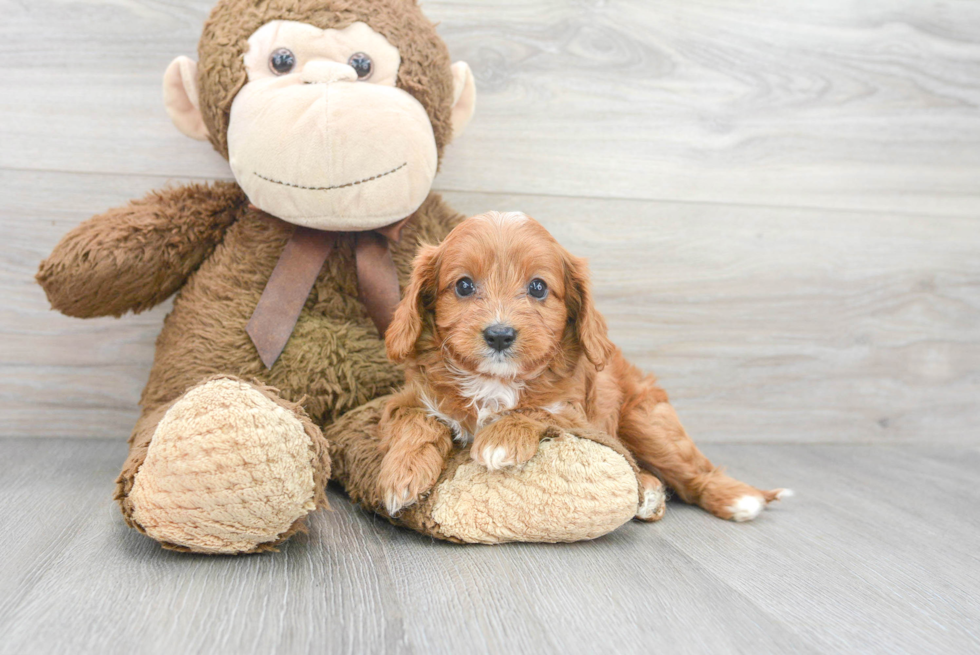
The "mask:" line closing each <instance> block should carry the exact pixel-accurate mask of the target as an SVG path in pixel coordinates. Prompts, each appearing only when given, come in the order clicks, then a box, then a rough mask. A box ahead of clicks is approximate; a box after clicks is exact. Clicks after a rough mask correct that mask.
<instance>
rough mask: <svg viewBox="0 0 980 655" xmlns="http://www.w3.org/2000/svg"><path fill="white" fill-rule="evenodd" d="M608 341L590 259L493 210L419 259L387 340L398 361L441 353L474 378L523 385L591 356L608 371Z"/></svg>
mask: <svg viewBox="0 0 980 655" xmlns="http://www.w3.org/2000/svg"><path fill="white" fill-rule="evenodd" d="M605 333H606V330H605V323H604V322H603V321H602V318H601V316H599V315H598V314H597V313H596V312H595V310H594V308H593V307H592V302H591V297H590V293H589V285H588V273H587V269H586V267H585V263H584V261H582V260H580V259H578V258H575V257H572V256H571V255H570V254H569V253H568V252H567V251H566V250H565V249H564V248H562V247H561V246H560V245H559V244H558V242H557V241H555V239H554V237H552V236H551V234H549V233H548V231H547V230H545V229H544V227H542V226H541V225H540V224H539V223H538V222H537V221H535V220H534V219H532V218H529V217H527V216H525V215H524V214H521V213H516V212H515V213H509V214H500V213H497V212H490V213H487V214H482V215H480V216H476V217H473V218H471V219H469V220H466V221H464V222H463V223H461V224H460V225H458V226H457V227H456V229H454V230H453V231H452V232H451V233H450V234H449V236H447V237H446V240H445V241H444V242H443V243H442V245H440V246H438V247H437V248H433V247H429V248H425V249H423V250H422V251H421V252H420V254H419V257H418V259H417V260H416V266H415V270H414V271H413V277H412V283H411V284H410V285H409V288H408V290H407V291H406V297H405V298H404V299H403V300H402V302H401V304H400V305H399V307H398V310H397V311H396V313H395V318H394V321H393V322H392V324H391V326H390V327H389V329H388V333H387V335H386V341H387V345H388V352H389V356H390V357H392V359H394V360H395V361H401V360H403V359H406V358H408V357H411V356H412V355H413V354H418V353H419V351H421V350H436V349H438V350H439V351H440V352H441V354H442V356H444V357H447V358H449V359H450V360H451V362H452V363H453V364H454V365H455V366H456V367H457V368H460V369H463V370H464V371H466V372H469V373H480V374H483V375H489V376H493V377H497V378H506V379H524V378H528V377H533V376H535V375H537V374H538V373H540V372H541V371H542V370H544V368H545V367H547V366H548V365H549V364H551V363H552V362H553V361H554V360H555V359H556V358H558V357H565V358H567V359H569V360H572V359H577V356H578V354H580V353H583V352H584V354H585V355H586V356H587V357H588V358H589V359H590V360H591V361H593V363H595V364H596V365H597V366H601V364H602V362H604V361H605V358H606V356H607V355H608V352H609V350H610V349H611V345H610V344H609V343H608V340H607V339H606V336H605Z"/></svg>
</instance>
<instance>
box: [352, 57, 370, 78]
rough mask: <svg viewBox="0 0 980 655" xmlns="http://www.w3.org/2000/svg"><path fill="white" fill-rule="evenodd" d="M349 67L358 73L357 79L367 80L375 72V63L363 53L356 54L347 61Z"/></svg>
mask: <svg viewBox="0 0 980 655" xmlns="http://www.w3.org/2000/svg"><path fill="white" fill-rule="evenodd" d="M347 65H348V66H350V67H351V68H353V69H354V71H355V72H356V73H357V79H359V80H366V79H367V78H369V77H371V73H373V72H374V62H372V61H371V58H370V57H368V56H367V55H366V54H364V53H363V52H355V53H354V54H352V55H351V56H350V59H348V60H347Z"/></svg>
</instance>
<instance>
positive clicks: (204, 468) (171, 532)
mask: <svg viewBox="0 0 980 655" xmlns="http://www.w3.org/2000/svg"><path fill="white" fill-rule="evenodd" d="M329 461H330V460H329V457H328V455H327V445H326V442H325V441H324V439H323V436H322V434H321V433H320V430H319V428H317V427H316V426H315V425H314V424H313V423H312V422H311V421H310V420H309V418H307V416H306V414H305V412H303V410H302V408H300V407H299V406H298V405H295V404H292V403H289V402H287V401H285V400H283V399H282V398H280V397H279V396H278V394H277V393H276V391H275V390H274V389H271V388H269V387H261V386H258V385H255V384H250V383H248V382H244V381H242V380H239V379H236V378H233V377H216V378H212V379H209V380H205V381H203V382H201V383H200V384H198V385H197V386H194V387H192V388H191V389H189V390H188V391H186V392H185V393H184V394H183V395H181V396H180V397H179V398H178V399H177V400H175V401H173V402H171V403H168V404H166V405H163V406H161V407H157V408H153V409H148V410H146V411H144V413H143V415H142V416H141V417H140V419H139V421H138V422H137V423H136V428H135V429H134V430H133V435H132V436H131V437H130V452H129V457H128V458H127V460H126V463H125V465H124V466H123V470H122V473H120V475H119V478H118V480H117V481H116V484H117V486H116V500H118V501H119V504H120V506H121V508H122V512H123V516H124V517H125V519H126V522H127V523H128V524H129V525H130V526H131V527H134V528H136V529H137V530H139V531H140V532H142V533H144V534H146V535H148V536H150V537H152V538H153V539H156V540H157V541H159V542H160V543H161V544H162V545H163V546H164V547H165V548H170V549H174V550H186V551H194V552H202V553H250V552H258V551H263V550H270V549H272V548H274V547H275V546H276V545H277V544H279V543H281V542H283V541H285V540H286V539H287V538H289V537H290V536H291V535H292V534H294V533H295V532H296V531H297V530H299V529H301V527H302V524H303V520H304V518H305V517H306V515H307V514H309V513H310V512H311V511H313V510H314V509H316V508H317V506H322V505H326V498H325V496H324V487H325V485H326V482H327V479H328V477H329V474H330V465H329Z"/></svg>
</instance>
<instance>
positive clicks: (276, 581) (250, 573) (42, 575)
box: [0, 439, 411, 654]
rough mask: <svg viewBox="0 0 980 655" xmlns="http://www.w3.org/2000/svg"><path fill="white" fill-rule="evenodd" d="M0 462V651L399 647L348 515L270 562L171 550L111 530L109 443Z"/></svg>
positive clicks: (28, 451) (117, 527)
mask: <svg viewBox="0 0 980 655" xmlns="http://www.w3.org/2000/svg"><path fill="white" fill-rule="evenodd" d="M0 453H2V455H0V462H4V465H3V468H4V469H7V470H5V471H4V473H5V474H4V475H3V477H2V478H0V492H2V493H0V495H2V497H3V498H4V500H3V502H2V503H0V516H2V519H3V521H2V523H3V525H4V526H16V527H17V529H16V530H9V529H8V530H4V534H3V535H2V536H0V539H2V540H3V541H2V542H0V543H3V545H4V552H5V557H4V559H3V561H2V563H0V580H2V581H3V583H2V584H3V587H0V591H3V592H4V593H3V595H2V596H0V631H2V633H3V635H4V638H3V639H2V640H0V653H34V652H73V653H89V652H110V651H112V652H116V651H118V652H140V653H173V652H182V653H192V652H194V653H197V652H200V653H204V652H208V653H242V654H250V653H256V654H258V653H270V652H279V653H300V652H304V653H305V652H314V651H315V652H327V653H357V652H390V653H407V652H411V651H410V649H409V648H408V646H407V644H406V642H405V636H404V630H403V627H402V625H401V621H400V620H399V616H400V614H401V610H400V608H399V607H398V606H397V605H396V604H394V602H393V597H392V595H391V593H390V588H391V584H390V579H389V573H388V571H387V569H386V568H385V566H384V562H383V560H382V559H381V558H379V557H377V555H376V553H377V550H378V549H379V548H380V543H379V542H378V537H377V534H376V533H375V531H372V526H371V523H370V522H365V521H363V520H362V519H361V518H360V517H357V516H354V515H353V513H351V512H346V513H341V512H333V513H329V514H326V515H321V516H317V517H316V519H315V520H314V522H313V524H312V530H313V531H314V533H315V534H317V535H320V536H319V537H317V538H316V539H311V538H308V537H302V536H301V537H300V538H298V539H294V540H292V541H290V542H289V543H288V544H287V545H285V546H284V547H283V548H282V551H281V552H280V553H277V554H276V553H273V554H268V555H261V556H252V557H244V556H243V557H237V558H236V557H208V556H197V555H186V554H180V553H173V552H169V551H163V550H161V549H160V548H159V546H157V545H156V544H155V543H154V542H152V541H151V540H149V539H147V538H146V537H143V536H141V535H139V534H137V533H136V532H134V531H132V530H130V529H129V528H126V527H125V525H124V524H123V522H122V517H121V515H120V514H119V510H118V508H117V507H116V505H115V503H114V502H112V500H111V494H112V490H113V479H114V477H115V472H116V469H117V468H118V466H119V465H121V461H122V457H123V456H124V455H125V447H124V446H122V444H119V443H118V442H117V441H114V440H100V441H85V442H81V441H75V442H71V441H66V440H55V439H51V440H40V441H39V440H27V441H25V440H10V439H7V440H3V441H0ZM39 507H43V508H44V510H45V511H43V512H39V511H38V508H39ZM324 521H325V522H326V523H327V525H321V522H324Z"/></svg>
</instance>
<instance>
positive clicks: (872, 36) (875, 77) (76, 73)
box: [0, 0, 980, 218]
mask: <svg viewBox="0 0 980 655" xmlns="http://www.w3.org/2000/svg"><path fill="white" fill-rule="evenodd" d="M210 5H211V0H181V1H180V2H167V3H162V2H136V1H134V0H89V1H87V2H84V3H82V2H71V3H63V2H57V1H56V0H38V1H36V2H31V3H21V2H15V1H14V0H3V2H2V3H0V11H2V12H3V14H4V19H5V20H4V22H3V24H2V25H0V53H4V54H6V55H8V57H16V59H17V61H18V65H17V66H10V67H5V68H4V69H3V70H0V89H3V93H2V94H0V116H3V120H0V143H3V144H4V147H3V148H2V149H0V167H3V168H17V169H32V170H37V169H44V170H64V171H80V172H102V173H119V174H155V175H165V176H166V175H171V176H177V175H183V176H191V177H201V178H213V177H222V176H223V177H227V176H228V175H229V171H228V167H227V164H226V163H225V162H224V161H223V160H222V159H221V158H220V157H218V156H217V155H216V154H214V153H213V152H211V151H210V147H209V146H208V145H206V144H201V143H194V142H191V141H189V140H187V139H186V138H184V137H182V136H181V135H180V134H178V133H177V131H176V130H175V129H174V128H173V127H172V126H171V125H170V124H169V120H168V119H167V117H166V114H165V112H164V110H163V108H162V106H161V102H160V77H161V75H162V72H163V70H164V69H165V67H166V65H167V63H168V62H169V61H170V60H171V59H172V58H173V57H175V56H176V55H178V54H192V53H193V52H195V49H196V40H197V38H198V35H199V31H200V26H201V24H202V22H203V20H204V18H205V16H206V14H207V11H208V9H209V7H210ZM425 9H426V11H427V13H428V15H429V16H430V18H432V19H433V20H436V21H439V22H440V32H441V34H442V35H443V37H444V38H445V40H446V41H447V43H448V45H449V47H450V51H451V52H452V53H453V55H454V57H455V58H457V59H463V60H467V61H469V63H470V64H471V65H472V67H473V70H474V72H475V75H476V78H477V84H478V88H479V103H478V112H477V116H476V118H475V120H474V121H473V122H472V123H471V125H470V126H469V128H468V130H467V133H466V134H465V135H464V136H463V137H462V138H461V139H460V140H459V142H458V143H457V144H455V145H454V146H452V147H451V148H450V149H449V150H448V155H447V159H446V161H445V162H444V166H443V171H444V172H443V173H442V174H441V176H440V177H439V179H438V181H437V184H438V186H439V187H440V188H443V189H453V190H460V191H484V192H510V193H533V194H557V195H571V196H593V197H629V198H643V199H659V200H677V201H700V202H718V203H733V204H756V205H762V204H764V205H776V206H807V207H831V208H842V209H866V210H879V211H884V210H887V211H894V212H903V213H904V212H910V213H930V214H937V215H960V216H967V217H971V218H975V217H976V216H977V215H978V214H980V185H978V184H977V180H978V179H980V111H978V107H980V9H978V6H977V5H976V3H974V2H971V1H970V0H951V1H945V2H938V1H933V2H920V1H919V0H887V1H885V0H876V1H875V2H865V3H861V4H860V6H858V5H855V4H854V3H853V2H851V1H850V0H830V1H827V2H821V3H819V4H815V3H808V2H775V1H766V2H757V3H751V4H746V3H737V2H713V1H706V0H704V1H690V0H683V1H681V0H672V1H670V2H658V3H650V2H644V1H643V0H632V1H619V2H605V1H599V0H596V1H587V2H586V1H583V2H567V1H565V0H532V1H526V0H509V1H506V2H497V1H496V0H467V1H465V2H463V1H459V0H454V1H449V0H445V1H439V2H427V3H426V7H425Z"/></svg>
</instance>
